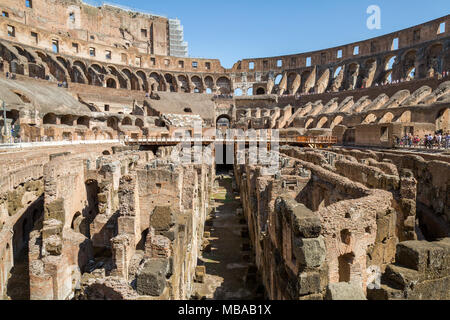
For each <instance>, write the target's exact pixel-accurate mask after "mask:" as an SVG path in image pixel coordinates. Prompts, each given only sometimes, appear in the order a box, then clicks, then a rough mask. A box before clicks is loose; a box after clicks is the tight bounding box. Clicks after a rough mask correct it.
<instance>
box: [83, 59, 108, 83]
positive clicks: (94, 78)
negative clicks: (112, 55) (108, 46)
mask: <svg viewBox="0 0 450 320" xmlns="http://www.w3.org/2000/svg"><path fill="white" fill-rule="evenodd" d="M104 77H105V70H104V68H102V67H101V66H100V65H98V64H96V63H93V64H91V65H90V66H89V68H88V70H87V78H88V81H89V84H90V85H93V86H98V87H103V81H104Z"/></svg>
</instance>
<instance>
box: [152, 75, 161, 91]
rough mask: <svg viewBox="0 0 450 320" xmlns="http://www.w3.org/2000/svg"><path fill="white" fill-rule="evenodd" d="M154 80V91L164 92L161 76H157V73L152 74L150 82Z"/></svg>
mask: <svg viewBox="0 0 450 320" xmlns="http://www.w3.org/2000/svg"><path fill="white" fill-rule="evenodd" d="M151 79H153V80H154V81H152V82H153V84H152V85H151V89H152V91H163V88H162V84H161V76H160V75H159V74H157V73H156V72H152V73H151V74H150V80H151Z"/></svg>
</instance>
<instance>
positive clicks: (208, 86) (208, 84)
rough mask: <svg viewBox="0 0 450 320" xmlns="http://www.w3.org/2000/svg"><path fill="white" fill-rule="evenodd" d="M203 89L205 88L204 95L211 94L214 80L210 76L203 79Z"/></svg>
mask: <svg viewBox="0 0 450 320" xmlns="http://www.w3.org/2000/svg"><path fill="white" fill-rule="evenodd" d="M205 88H206V93H208V94H210V93H213V90H214V80H213V78H212V77H211V76H206V77H205Z"/></svg>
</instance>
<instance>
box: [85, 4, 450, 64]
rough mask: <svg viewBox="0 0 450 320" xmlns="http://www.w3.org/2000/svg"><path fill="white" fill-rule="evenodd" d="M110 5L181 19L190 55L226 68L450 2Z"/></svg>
mask: <svg viewBox="0 0 450 320" xmlns="http://www.w3.org/2000/svg"><path fill="white" fill-rule="evenodd" d="M95 1H96V0H85V2H88V3H89V2H91V3H92V2H95ZM107 2H110V3H115V4H118V5H124V6H127V7H131V8H135V9H140V10H143V11H148V12H151V13H155V14H160V15H163V16H167V17H169V18H179V19H180V20H181V23H182V24H183V26H184V37H185V40H186V41H188V42H189V55H190V56H191V57H202V58H210V59H211V58H218V59H220V60H221V62H222V65H223V66H225V67H227V68H230V67H231V66H232V65H233V63H234V62H236V61H238V60H240V59H245V58H258V57H270V56H278V55H286V54H294V53H301V52H307V51H313V50H320V49H326V48H329V47H334V46H339V45H343V44H346V43H351V42H355V41H360V40H365V39H368V38H372V37H376V36H379V35H383V34H387V33H390V32H393V31H397V30H400V29H404V28H407V27H411V26H414V25H416V24H420V23H423V22H426V21H429V20H433V19H435V18H439V17H441V16H445V15H447V14H449V13H450V1H449V0H428V1H423V0H395V1H392V0H390V1H389V0H345V1H344V0H341V1H337V0H322V1H314V0H308V1H300V0H297V1H295V0H278V1H267V0H240V1H236V0H228V1H215V0H212V1H211V0H209V1H201V0H158V1H149V0H109V1H107ZM97 3H98V2H97ZM370 5H378V6H379V7H380V8H381V29H380V30H369V29H368V28H367V27H366V20H367V18H368V17H369V14H367V13H366V10H367V8H368V6H370Z"/></svg>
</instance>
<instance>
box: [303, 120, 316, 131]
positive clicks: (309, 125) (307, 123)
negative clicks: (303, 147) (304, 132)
mask: <svg viewBox="0 0 450 320" xmlns="http://www.w3.org/2000/svg"><path fill="white" fill-rule="evenodd" d="M313 122H314V119H309V120H308V121H306V124H305V129H310V127H311V126H312V124H313Z"/></svg>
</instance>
